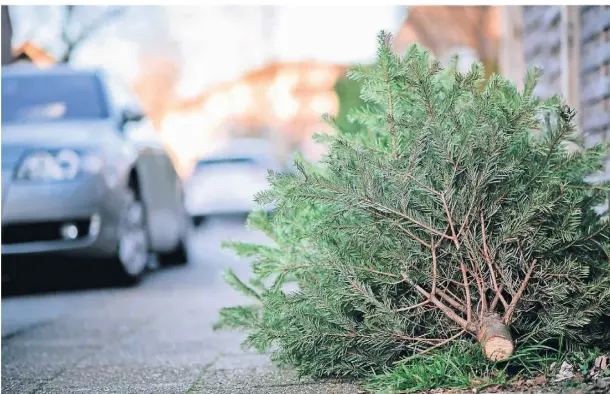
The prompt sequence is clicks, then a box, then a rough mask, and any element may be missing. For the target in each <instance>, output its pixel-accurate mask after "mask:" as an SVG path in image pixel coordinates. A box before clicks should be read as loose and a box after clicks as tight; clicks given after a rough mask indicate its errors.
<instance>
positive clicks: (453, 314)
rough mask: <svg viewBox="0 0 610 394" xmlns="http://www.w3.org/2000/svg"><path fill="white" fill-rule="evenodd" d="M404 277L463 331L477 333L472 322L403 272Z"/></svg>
mask: <svg viewBox="0 0 610 394" xmlns="http://www.w3.org/2000/svg"><path fill="white" fill-rule="evenodd" d="M402 277H403V279H404V280H405V282H407V283H409V284H410V285H411V286H413V287H414V288H415V289H416V290H417V291H418V292H419V293H420V294H421V295H423V296H424V297H426V298H430V302H432V303H433V304H434V305H435V306H436V307H437V308H438V309H440V310H441V311H442V312H443V313H444V314H445V315H446V316H447V317H448V318H449V319H451V320H453V321H454V322H455V323H457V324H458V325H460V326H461V327H462V328H463V329H465V330H467V331H470V332H473V333H474V332H476V327H475V326H474V325H473V324H471V322H469V321H466V320H464V319H463V318H461V317H460V316H459V315H458V314H457V313H456V312H454V311H453V310H452V309H451V308H450V307H448V306H447V305H445V304H443V303H442V302H441V301H440V300H439V299H437V298H436V297H431V296H430V293H428V292H427V291H426V290H424V289H423V288H422V287H421V286H419V285H417V284H415V282H413V281H412V280H411V279H409V277H408V276H407V274H406V273H404V272H403V273H402Z"/></svg>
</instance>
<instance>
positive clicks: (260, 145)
mask: <svg viewBox="0 0 610 394" xmlns="http://www.w3.org/2000/svg"><path fill="white" fill-rule="evenodd" d="M271 148H272V146H271V145H270V143H269V142H268V141H266V140H262V139H255V138H239V139H234V140H232V141H231V142H230V144H229V145H228V146H226V147H224V148H221V149H219V151H218V152H216V153H213V154H210V155H208V156H206V157H204V158H202V159H200V160H199V161H197V164H196V165H195V168H194V170H193V172H192V174H191V175H190V177H189V178H188V180H187V182H186V187H185V189H186V192H185V195H186V196H185V199H186V209H187V212H188V213H189V215H190V216H191V218H192V219H193V222H194V224H195V225H199V224H200V223H201V222H202V221H203V220H204V219H205V217H206V216H210V215H227V214H243V215H246V214H248V213H249V212H251V211H252V210H254V209H257V208H263V209H267V210H270V209H271V208H272V207H271V206H265V207H261V206H258V205H257V204H256V203H255V201H254V197H255V195H256V194H257V193H258V192H260V191H263V190H265V189H267V188H268V187H269V182H268V180H267V176H268V171H269V170H273V171H280V170H281V169H282V167H281V165H280V164H279V162H278V161H277V160H276V159H275V158H274V156H273V150H272V149H271Z"/></svg>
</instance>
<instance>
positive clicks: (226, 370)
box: [187, 352, 363, 394]
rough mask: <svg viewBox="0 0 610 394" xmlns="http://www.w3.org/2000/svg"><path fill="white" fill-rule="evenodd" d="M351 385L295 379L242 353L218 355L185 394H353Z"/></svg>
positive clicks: (265, 360) (264, 359)
mask: <svg viewBox="0 0 610 394" xmlns="http://www.w3.org/2000/svg"><path fill="white" fill-rule="evenodd" d="M362 392H363V391H362V390H360V389H359V388H358V386H357V385H355V384H347V383H340V382H332V381H313V380H311V379H306V378H303V379H298V377H297V375H296V373H295V371H293V370H285V369H278V368H276V367H275V366H273V365H272V364H271V362H270V360H269V356H268V355H259V354H254V353H248V352H243V353H241V354H232V355H221V356H220V357H218V359H216V360H215V361H213V362H211V363H210V364H209V366H208V367H207V368H206V369H205V370H204V371H203V372H202V374H201V375H200V376H199V378H198V379H197V380H196V381H195V382H194V383H193V385H192V386H191V387H190V389H189V390H188V391H187V394H195V393H197V394H357V393H362Z"/></svg>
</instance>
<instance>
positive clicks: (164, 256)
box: [157, 213, 193, 267]
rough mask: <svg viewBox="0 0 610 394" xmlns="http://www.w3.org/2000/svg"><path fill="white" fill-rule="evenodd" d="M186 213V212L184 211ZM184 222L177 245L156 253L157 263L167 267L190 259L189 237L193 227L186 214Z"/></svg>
mask: <svg viewBox="0 0 610 394" xmlns="http://www.w3.org/2000/svg"><path fill="white" fill-rule="evenodd" d="M185 215H186V213H185ZM186 219H187V220H185V223H187V224H186V228H185V229H184V230H183V232H182V238H181V239H180V242H178V246H176V248H175V249H174V250H172V251H170V252H165V253H158V254H157V257H158V258H159V264H160V265H161V266H164V267H167V266H172V265H186V264H188V262H189V260H190V256H189V239H190V237H191V233H192V231H193V227H192V225H191V222H190V221H189V220H188V219H189V217H188V215H186Z"/></svg>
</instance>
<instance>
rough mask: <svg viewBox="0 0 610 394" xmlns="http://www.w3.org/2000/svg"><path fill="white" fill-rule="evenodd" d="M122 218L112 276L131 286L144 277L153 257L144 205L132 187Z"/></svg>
mask: <svg viewBox="0 0 610 394" xmlns="http://www.w3.org/2000/svg"><path fill="white" fill-rule="evenodd" d="M126 196H127V197H126V198H127V202H126V204H125V207H124V210H123V212H122V214H121V217H120V219H119V226H118V229H117V231H118V233H119V236H118V241H117V251H116V255H115V257H114V258H112V261H111V264H112V269H111V273H112V279H113V282H115V283H116V284H118V285H121V286H132V285H135V284H137V283H138V282H139V281H140V279H141V278H142V276H143V274H144V272H145V271H146V268H147V267H148V262H149V259H150V251H149V247H150V246H149V240H148V234H147V231H146V210H145V209H144V204H143V203H142V201H141V200H140V199H139V198H138V197H137V194H136V193H135V191H134V190H132V189H127V191H126Z"/></svg>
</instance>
